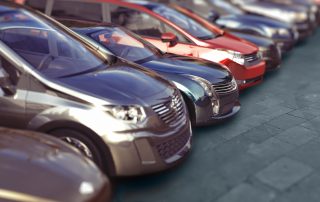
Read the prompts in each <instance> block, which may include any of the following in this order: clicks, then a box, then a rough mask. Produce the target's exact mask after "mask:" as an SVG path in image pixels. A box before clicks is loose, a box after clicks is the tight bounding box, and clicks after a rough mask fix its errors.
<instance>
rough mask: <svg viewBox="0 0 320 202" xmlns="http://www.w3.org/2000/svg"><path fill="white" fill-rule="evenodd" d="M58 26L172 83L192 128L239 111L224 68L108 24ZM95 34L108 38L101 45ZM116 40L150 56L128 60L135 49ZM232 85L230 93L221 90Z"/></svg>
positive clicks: (234, 85)
mask: <svg viewBox="0 0 320 202" xmlns="http://www.w3.org/2000/svg"><path fill="white" fill-rule="evenodd" d="M60 22H62V23H63V24H65V25H67V26H78V28H73V30H75V31H76V32H78V33H80V34H83V35H85V36H87V37H90V38H91V39H93V40H95V41H96V42H98V43H101V45H104V47H105V48H107V49H108V50H109V51H110V52H112V53H113V54H115V55H117V56H119V57H123V58H124V59H127V60H131V61H132V62H136V63H138V64H139V65H142V66H144V67H147V68H149V69H152V70H154V71H156V72H157V73H159V74H161V75H162V76H164V77H165V78H166V79H169V80H171V81H172V82H174V83H175V85H176V86H177V88H178V89H179V90H180V92H181V93H182V94H183V97H184V99H185V102H186V103H187V106H188V111H189V115H190V119H191V120H192V123H193V124H194V125H197V126H200V125H208V124H213V123H217V122H220V121H222V120H225V119H227V118H230V117H232V116H233V115H235V114H236V113H237V112H238V111H239V110H240V104H239V102H238V95H239V93H238V89H237V84H236V83H235V82H234V83H232V82H233V81H232V80H233V76H232V75H231V74H230V73H229V72H228V71H227V70H226V69H225V68H223V67H221V65H220V64H216V63H212V62H208V61H205V60H200V59H196V58H188V57H184V56H177V55H172V54H165V53H162V52H161V51H160V50H158V49H157V48H156V47H154V46H152V45H151V44H149V43H147V42H146V41H144V40H143V39H142V38H140V37H138V36H137V35H134V34H133V33H131V32H130V31H128V30H125V29H124V28H120V27H119V26H115V25H110V24H103V25H102V24H101V25H98V24H95V25H94V24H88V23H85V22H81V21H75V20H62V21H60ZM81 27H83V28H81ZM111 33H112V34H111ZM98 34H99V36H100V37H102V36H106V35H108V36H109V38H104V40H103V41H102V40H99V37H98ZM111 35H112V36H111ZM119 36H121V37H125V38H127V39H126V40H129V41H136V43H132V44H135V45H136V46H138V45H143V47H144V49H146V52H148V53H152V54H148V57H145V58H143V59H140V58H139V59H138V60H136V59H137V57H130V52H128V51H131V52H133V51H134V50H137V49H131V50H130V49H128V48H127V47H128V46H129V45H127V44H126V42H121V40H122V38H120V37H119ZM112 38H114V39H117V40H120V42H119V43H112V44H111V43H110V42H109V41H110V40H111V39H112ZM106 40H107V42H106ZM104 42H105V43H104ZM116 44H119V45H116ZM121 49H122V51H123V50H128V51H127V54H122V53H123V52H122V51H121V53H118V52H117V51H120V50H121ZM113 50H114V51H113ZM136 52H137V51H136ZM190 76H196V77H200V78H201V79H205V80H206V81H208V82H209V85H210V87H211V88H212V89H211V91H212V92H211V93H212V96H210V95H208V93H207V92H206V91H205V90H204V88H203V87H202V86H201V85H200V84H199V82H197V81H195V80H193V79H192V78H190ZM232 85H233V88H232V89H229V90H225V89H223V88H225V87H227V86H232ZM215 105H218V109H217V111H216V112H215V111H214V110H213V106H215Z"/></svg>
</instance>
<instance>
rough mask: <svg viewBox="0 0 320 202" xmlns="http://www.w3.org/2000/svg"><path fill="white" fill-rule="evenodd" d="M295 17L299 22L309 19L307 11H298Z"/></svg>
mask: <svg viewBox="0 0 320 202" xmlns="http://www.w3.org/2000/svg"><path fill="white" fill-rule="evenodd" d="M295 19H296V21H298V22H301V21H305V20H307V19H308V15H307V13H297V14H296V15H295Z"/></svg>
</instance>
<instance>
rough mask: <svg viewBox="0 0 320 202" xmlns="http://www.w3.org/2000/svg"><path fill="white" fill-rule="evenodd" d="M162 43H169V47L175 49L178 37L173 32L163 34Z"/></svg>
mask: <svg viewBox="0 0 320 202" xmlns="http://www.w3.org/2000/svg"><path fill="white" fill-rule="evenodd" d="M161 41H162V42H164V43H169V47H173V46H175V45H177V43H178V37H177V36H176V35H175V34H173V33H171V32H168V33H163V34H162V35H161Z"/></svg>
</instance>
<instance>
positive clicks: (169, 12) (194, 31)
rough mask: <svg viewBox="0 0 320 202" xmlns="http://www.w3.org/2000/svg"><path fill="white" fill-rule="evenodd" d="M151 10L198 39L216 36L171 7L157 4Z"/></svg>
mask: <svg viewBox="0 0 320 202" xmlns="http://www.w3.org/2000/svg"><path fill="white" fill-rule="evenodd" d="M152 10H153V11H154V12H155V13H158V14H159V15H161V16H162V17H164V18H166V19H167V20H169V21H171V22H173V23H174V24H176V25H177V26H179V27H181V28H182V29H184V30H185V31H187V32H188V33H189V34H191V35H192V36H194V37H197V38H198V39H203V40H208V39H213V38H215V37H216V35H214V34H213V33H212V32H211V31H210V30H208V29H206V28H205V27H203V26H202V25H200V24H199V23H197V22H196V21H194V20H193V19H191V18H189V17H188V16H185V15H184V14H182V13H180V12H178V11H176V10H174V9H172V8H169V7H167V6H163V5H159V6H156V7H154V8H153V9H152Z"/></svg>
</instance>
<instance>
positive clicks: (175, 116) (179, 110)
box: [152, 93, 184, 125]
mask: <svg viewBox="0 0 320 202" xmlns="http://www.w3.org/2000/svg"><path fill="white" fill-rule="evenodd" d="M152 109H153V111H154V112H156V113H157V114H158V116H159V118H160V119H161V120H162V121H163V122H164V123H166V124H168V125H175V124H176V123H177V122H178V120H181V118H183V115H184V105H183V101H182V99H181V96H180V95H179V93H175V94H174V95H173V97H172V99H171V100H170V101H167V102H165V103H161V104H157V105H154V106H152Z"/></svg>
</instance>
